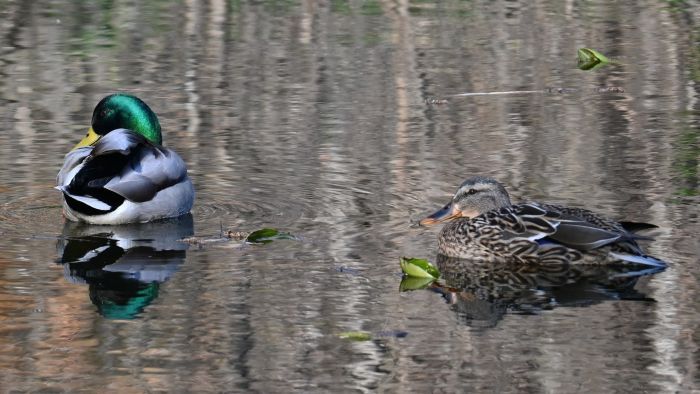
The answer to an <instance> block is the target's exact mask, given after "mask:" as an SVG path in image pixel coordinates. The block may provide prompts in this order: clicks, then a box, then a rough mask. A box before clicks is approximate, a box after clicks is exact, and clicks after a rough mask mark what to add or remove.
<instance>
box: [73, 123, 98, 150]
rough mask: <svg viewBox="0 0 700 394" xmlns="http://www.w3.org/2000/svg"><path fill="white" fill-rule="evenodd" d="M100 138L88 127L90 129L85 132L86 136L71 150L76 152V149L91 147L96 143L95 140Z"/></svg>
mask: <svg viewBox="0 0 700 394" xmlns="http://www.w3.org/2000/svg"><path fill="white" fill-rule="evenodd" d="M100 137H101V136H100V135H99V134H97V133H95V130H93V129H92V127H90V129H89V130H88V132H87V135H86V136H85V137H83V139H82V140H80V142H78V144H77V145H75V146H74V147H73V149H71V150H76V149H78V148H82V147H83V146H90V145H93V144H94V143H95V142H97V140H99V139H100Z"/></svg>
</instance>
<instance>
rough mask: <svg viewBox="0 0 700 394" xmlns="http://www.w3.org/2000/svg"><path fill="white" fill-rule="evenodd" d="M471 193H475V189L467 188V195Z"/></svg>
mask: <svg viewBox="0 0 700 394" xmlns="http://www.w3.org/2000/svg"><path fill="white" fill-rule="evenodd" d="M472 194H476V189H469V191H468V192H467V195H468V196H470V195H472Z"/></svg>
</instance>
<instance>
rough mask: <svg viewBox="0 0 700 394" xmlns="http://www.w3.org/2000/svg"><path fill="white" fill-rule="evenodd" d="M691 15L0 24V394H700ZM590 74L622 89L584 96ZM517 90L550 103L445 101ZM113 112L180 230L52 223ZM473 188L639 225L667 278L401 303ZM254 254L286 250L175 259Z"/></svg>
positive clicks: (634, 9)
mask: <svg viewBox="0 0 700 394" xmlns="http://www.w3.org/2000/svg"><path fill="white" fill-rule="evenodd" d="M699 10H700V7H699V6H698V4H696V2H690V1H689V2H664V1H643V2H632V1H623V2H613V3H611V2H607V1H593V2H583V3H579V2H561V1H540V2H535V3H533V2H526V1H523V2H520V1H508V2H491V1H473V2H463V1H456V0H450V1H440V2H432V1H415V2H412V1H398V2H384V1H351V2H342V1H331V2H327V3H324V2H313V1H302V2H271V1H263V2H253V3H248V2H224V1H214V0H212V1H209V2H191V1H184V2H150V4H141V2H137V3H120V2H116V3H114V2H101V3H99V4H88V3H85V4H83V3H74V2H65V1H58V2H56V1H51V2H48V1H45V2H44V1H38V2H31V3H25V2H15V1H0V14H1V15H2V18H1V19H2V21H3V22H2V23H0V53H1V54H2V56H0V104H1V105H0V119H1V120H2V124H3V132H2V133H0V299H1V300H2V301H0V322H2V324H1V325H0V326H1V327H0V371H1V372H0V387H3V388H4V389H6V390H7V389H8V388H9V389H16V390H27V391H41V390H48V391H76V390H89V391H96V390H102V389H104V388H108V389H110V390H113V391H156V390H168V391H233V392H245V391H257V392H328V391H334V392H372V391H389V392H426V391H437V392H455V391H462V390H468V391H475V392H523V391H525V392H584V391H585V392H640V391H651V392H654V391H666V392H690V391H693V390H698V389H700V375H699V374H698V362H699V360H700V357H699V354H700V353H699V349H700V342H699V341H700V340H699V339H698V335H697V331H698V322H699V321H700V306H699V305H700V304H698V302H697V299H698V296H699V293H700V268H699V267H700V266H699V265H698V263H699V261H698V253H699V252H700V244H699V243H698V240H697V234H698V233H699V232H700V225H699V223H698V214H699V213H700V210H699V209H698V202H700V200H699V198H698V192H699V189H698V184H699V183H698V180H699V177H698V168H699V167H698V157H699V154H700V128H699V127H700V103H699V102H698V96H699V93H700V79H699V78H700V52H699V51H698V48H700V39H699V37H700V30H698V19H699V18H700V11H699ZM584 46H588V47H592V48H595V49H597V50H599V51H601V52H603V53H605V54H606V55H608V56H609V57H611V58H613V59H615V60H617V61H618V62H619V63H620V64H615V65H610V66H606V67H603V68H600V69H597V70H595V71H581V70H579V69H577V68H576V49H577V48H579V47H584ZM557 88H566V89H575V90H576V91H569V90H566V91H564V92H563V93H559V90H557ZM598 88H614V89H611V90H610V91H606V92H599V91H597V89H598ZM513 90H543V92H542V93H532V94H522V95H495V96H478V97H453V96H451V95H454V94H459V93H464V92H491V91H513ZM545 90H546V91H545ZM115 91H128V92H132V93H135V94H137V95H139V96H140V97H141V98H143V99H144V100H145V101H146V102H148V103H149V105H150V106H151V107H152V108H153V109H154V110H155V111H156V112H157V113H158V115H159V117H160V120H161V124H162V125H163V129H164V141H165V144H166V145H167V146H169V147H171V148H173V149H175V150H176V151H178V152H179V153H180V155H181V156H182V157H183V158H184V160H185V161H186V162H187V164H188V166H189V169H190V175H191V177H192V179H193V181H194V183H195V187H196V189H197V193H198V194H197V201H196V203H195V207H194V210H193V213H192V217H186V218H184V219H182V220H178V221H168V222H166V223H159V224H153V225H150V226H135V228H134V227H133V226H130V227H127V228H124V229H114V228H109V227H100V226H96V227H95V226H80V225H74V224H70V223H64V220H63V218H62V217H61V213H60V196H59V194H58V192H56V191H55V190H53V189H52V187H53V186H54V183H55V176H56V173H57V172H58V170H59V169H60V166H61V163H62V160H63V155H64V154H65V153H66V152H67V151H68V150H69V149H70V148H71V147H72V146H73V145H74V144H75V142H76V141H78V140H79V138H81V137H82V135H83V134H84V132H85V130H86V128H87V127H88V126H89V121H90V117H91V113H92V109H93V107H94V105H95V104H96V103H97V102H98V101H99V99H100V98H101V97H102V96H104V95H106V94H108V93H111V92H115ZM435 99H437V100H438V101H439V100H446V102H443V101H439V102H440V103H441V104H431V102H435V101H434V100H435ZM476 174H482V175H490V176H493V177H496V178H497V179H499V180H500V181H501V182H503V183H504V184H505V185H506V186H507V188H508V189H509V191H510V192H511V194H512V197H513V199H514V200H521V199H525V200H542V201H548V202H552V203H560V204H566V205H571V206H580V207H587V208H590V209H595V210H597V211H599V212H601V213H604V214H606V215H609V216H612V217H615V218H625V219H627V220H634V221H646V222H652V223H655V224H657V225H658V226H659V227H660V229H659V231H658V232H657V238H656V240H655V241H653V242H651V243H646V244H645V245H644V246H645V248H646V250H647V251H648V252H649V253H650V254H652V255H654V256H656V257H658V258H661V259H663V260H666V261H668V262H669V263H670V265H669V268H668V269H666V270H665V271H663V272H660V273H655V274H653V275H652V273H651V272H642V273H632V274H630V273H628V272H627V275H624V274H625V273H626V272H622V273H621V272H610V271H606V270H604V271H602V272H600V271H595V272H567V273H565V275H567V276H566V277H568V278H574V279H573V280H566V281H564V282H560V281H559V279H560V278H561V277H562V275H560V274H561V273H559V274H557V275H554V276H552V274H551V273H542V272H534V273H533V272H527V273H521V275H519V276H518V278H520V279H523V278H524V279H525V281H524V282H519V281H512V280H511V281H508V279H507V278H509V275H511V274H512V271H508V272H506V275H503V271H500V270H498V269H495V270H492V268H490V267H474V268H473V269H472V270H470V271H466V272H456V273H449V275H448V276H447V277H446V280H447V281H448V282H449V283H445V286H446V288H440V287H433V288H430V289H426V290H418V291H410V292H399V284H400V282H401V277H400V269H399V264H398V260H399V257H400V256H413V257H420V258H427V259H430V260H431V261H433V262H437V259H436V242H435V240H436V236H437V232H438V229H423V228H417V227H414V226H411V223H412V222H413V221H415V220H417V219H419V218H420V217H421V215H423V214H425V213H428V212H430V211H432V210H434V209H436V208H438V207H440V206H442V205H443V204H444V203H445V202H446V199H447V198H449V196H450V195H451V194H452V193H453V192H454V190H455V188H456V187H457V186H458V185H459V183H461V182H462V180H464V179H465V178H466V177H468V176H471V175H476ZM263 227H273V228H278V229H280V230H283V231H287V232H290V233H292V234H294V235H296V236H297V237H298V238H299V239H300V240H297V241H294V240H280V241H275V242H272V243H269V244H266V245H248V246H245V245H242V244H241V242H239V241H227V242H212V243H206V244H201V245H199V244H186V243H182V242H178V241H177V239H179V238H181V237H188V236H191V235H194V236H197V237H202V238H217V237H219V236H220V234H221V233H222V229H223V230H224V231H226V230H232V231H241V232H247V231H252V230H256V229H259V228H263ZM484 278H486V279H484ZM503 278H506V280H505V283H508V285H507V286H504V281H503ZM556 278H559V279H556ZM450 287H452V288H450ZM455 289H456V291H454V290H455ZM348 331H362V332H365V333H369V334H370V336H371V338H372V339H371V340H369V341H357V342H356V341H350V340H348V339H343V338H340V337H339V334H341V333H344V332H348Z"/></svg>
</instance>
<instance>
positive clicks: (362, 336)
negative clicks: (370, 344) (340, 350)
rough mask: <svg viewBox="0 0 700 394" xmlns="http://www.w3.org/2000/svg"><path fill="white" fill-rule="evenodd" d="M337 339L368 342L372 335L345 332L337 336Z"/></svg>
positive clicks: (362, 332)
mask: <svg viewBox="0 0 700 394" xmlns="http://www.w3.org/2000/svg"><path fill="white" fill-rule="evenodd" d="M338 337H340V338H343V339H349V340H351V341H357V342H362V341H369V340H371V339H372V334H370V333H368V332H364V331H345V332H341V333H340V334H338Z"/></svg>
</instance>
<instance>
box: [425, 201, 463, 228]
mask: <svg viewBox="0 0 700 394" xmlns="http://www.w3.org/2000/svg"><path fill="white" fill-rule="evenodd" d="M461 216H462V213H461V212H460V211H459V209H457V207H456V206H455V205H454V204H452V203H449V204H447V205H445V207H444V208H442V209H440V210H439V211H437V212H435V213H433V214H432V215H430V216H428V217H426V218H424V219H422V220H421V221H420V222H418V224H419V225H421V226H432V225H434V224H438V223H442V222H446V221H448V220H452V219H456V218H458V217H461Z"/></svg>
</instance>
